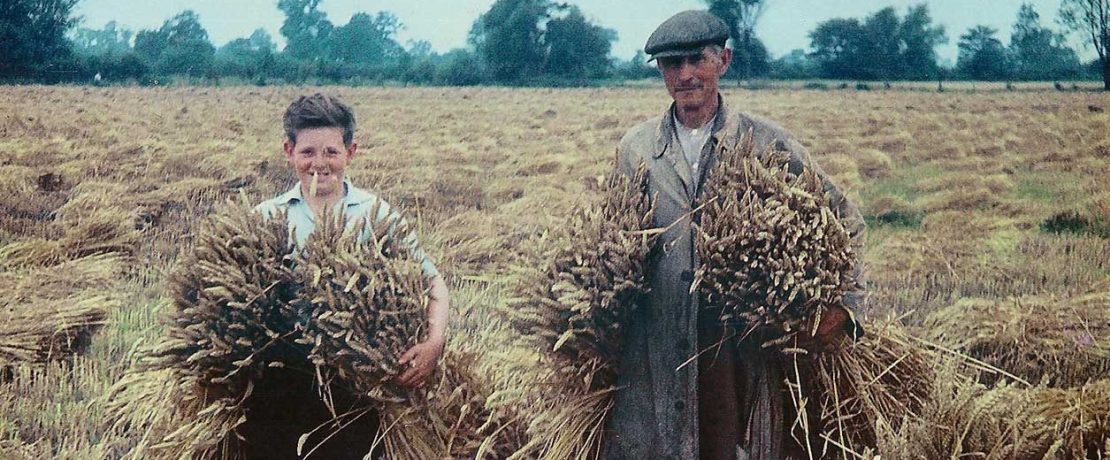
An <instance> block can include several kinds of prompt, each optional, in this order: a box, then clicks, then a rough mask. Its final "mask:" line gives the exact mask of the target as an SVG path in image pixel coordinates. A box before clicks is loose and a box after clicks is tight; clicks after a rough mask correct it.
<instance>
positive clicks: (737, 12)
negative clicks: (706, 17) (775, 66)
mask: <svg viewBox="0 0 1110 460" xmlns="http://www.w3.org/2000/svg"><path fill="white" fill-rule="evenodd" d="M704 1H705V2H706V4H707V5H709V12H710V13H711V14H713V15H714V16H717V17H718V18H721V20H722V21H724V22H725V24H726V25H727V26H728V29H729V36H731V37H732V48H733V57H732V69H733V70H735V72H736V73H737V76H738V78H740V79H749V78H751V77H754V76H757V75H763V74H766V73H767V70H768V69H769V61H770V55H769V53H767V47H765V46H763V42H762V41H760V40H759V39H758V38H756V37H755V26H756V23H758V22H759V17H760V16H761V15H762V14H763V10H764V8H765V7H766V4H765V3H764V2H763V0H704Z"/></svg>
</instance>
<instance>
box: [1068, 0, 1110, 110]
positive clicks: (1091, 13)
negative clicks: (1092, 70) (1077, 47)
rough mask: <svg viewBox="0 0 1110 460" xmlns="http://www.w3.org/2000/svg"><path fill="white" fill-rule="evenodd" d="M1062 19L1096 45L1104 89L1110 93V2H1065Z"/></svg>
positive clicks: (1097, 0) (1099, 0)
mask: <svg viewBox="0 0 1110 460" xmlns="http://www.w3.org/2000/svg"><path fill="white" fill-rule="evenodd" d="M1060 18H1061V22H1062V23H1063V24H1064V25H1065V26H1066V27H1068V28H1069V29H1071V30H1072V31H1074V32H1079V33H1080V34H1081V35H1083V36H1085V37H1086V42H1087V44H1088V45H1094V47H1095V51H1096V52H1097V53H1098V60H1099V62H1100V63H1101V64H1102V84H1103V89H1105V90H1106V91H1110V0H1063V2H1062V3H1061V4H1060Z"/></svg>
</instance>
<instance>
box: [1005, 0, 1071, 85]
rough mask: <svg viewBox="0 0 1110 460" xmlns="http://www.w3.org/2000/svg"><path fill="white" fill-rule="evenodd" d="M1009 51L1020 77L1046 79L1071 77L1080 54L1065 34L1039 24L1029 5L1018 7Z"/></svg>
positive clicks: (1038, 16) (1037, 17)
mask: <svg viewBox="0 0 1110 460" xmlns="http://www.w3.org/2000/svg"><path fill="white" fill-rule="evenodd" d="M1010 53H1011V55H1012V56H1013V61H1014V66H1015V67H1016V68H1017V74H1018V76H1019V77H1020V78H1022V79H1026V80H1049V79H1058V78H1061V77H1074V76H1076V75H1078V73H1079V67H1080V64H1079V57H1078V56H1076V54H1075V51H1074V50H1072V49H1071V48H1069V47H1068V46H1067V44H1066V42H1065V39H1064V36H1063V35H1062V34H1060V33H1057V32H1054V31H1052V30H1050V29H1048V28H1047V27H1043V26H1041V23H1040V15H1039V14H1037V11H1036V10H1034V9H1033V6H1032V5H1029V4H1023V5H1021V9H1020V10H1019V11H1018V17H1017V22H1015V23H1014V31H1013V33H1011V34H1010Z"/></svg>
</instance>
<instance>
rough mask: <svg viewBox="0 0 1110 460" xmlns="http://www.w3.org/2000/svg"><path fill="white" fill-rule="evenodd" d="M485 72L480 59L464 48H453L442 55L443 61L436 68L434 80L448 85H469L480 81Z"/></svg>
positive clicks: (483, 78)
mask: <svg viewBox="0 0 1110 460" xmlns="http://www.w3.org/2000/svg"><path fill="white" fill-rule="evenodd" d="M485 76H486V73H485V70H484V69H483V68H482V64H481V59H479V58H478V56H476V55H475V54H474V53H473V52H471V51H469V50H465V49H454V50H451V51H449V52H448V53H447V54H446V55H444V56H443V63H442V64H441V65H440V66H439V68H438V69H436V78H435V80H436V82H438V83H440V84H444V85H450V86H471V85H477V84H480V83H482V81H484V80H485V78H486V77H485Z"/></svg>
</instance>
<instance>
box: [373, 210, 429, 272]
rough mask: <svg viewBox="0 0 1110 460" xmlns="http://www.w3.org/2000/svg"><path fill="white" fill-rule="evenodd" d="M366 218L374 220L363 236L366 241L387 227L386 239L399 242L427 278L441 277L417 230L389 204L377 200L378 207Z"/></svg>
mask: <svg viewBox="0 0 1110 460" xmlns="http://www.w3.org/2000/svg"><path fill="white" fill-rule="evenodd" d="M375 209H376V210H377V211H376V212H375V211H374V210H375ZM369 214H374V215H372V216H371V215H369ZM366 217H367V218H368V219H372V220H371V222H369V223H370V225H367V226H366V229H365V230H364V232H366V233H365V234H364V235H363V238H364V239H369V238H370V237H371V234H370V232H373V231H374V229H378V228H382V227H385V237H386V238H387V239H389V240H390V241H395V242H397V243H398V244H399V246H400V247H401V248H403V249H404V250H406V251H407V252H408V253H409V255H410V256H411V257H412V259H413V260H415V261H416V262H418V263H419V264H420V268H421V270H423V272H424V276H425V277H426V278H428V279H431V278H435V277H436V276H439V274H440V273H439V269H437V268H436V266H435V263H434V262H432V258H431V257H429V256H428V253H427V252H425V251H424V248H422V247H421V246H420V241H419V239H417V237H416V230H414V229H412V228H411V227H410V226H409V223H408V220H406V219H405V218H404V216H402V215H401V213H400V212H398V211H397V210H396V209H394V208H393V207H392V206H390V205H389V203H386V202H385V200H382V199H381V198H377V205H376V206H371V207H370V209H369V211H368V215H367V216H366Z"/></svg>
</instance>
